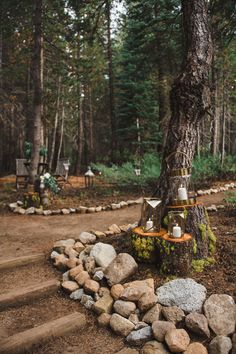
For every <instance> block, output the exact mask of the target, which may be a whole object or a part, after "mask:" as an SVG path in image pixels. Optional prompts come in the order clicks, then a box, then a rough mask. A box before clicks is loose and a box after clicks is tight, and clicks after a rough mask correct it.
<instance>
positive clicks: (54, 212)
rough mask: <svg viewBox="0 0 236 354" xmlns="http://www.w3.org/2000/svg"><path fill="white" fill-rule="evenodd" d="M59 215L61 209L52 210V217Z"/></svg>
mask: <svg viewBox="0 0 236 354" xmlns="http://www.w3.org/2000/svg"><path fill="white" fill-rule="evenodd" d="M59 214H61V209H54V210H52V215H59Z"/></svg>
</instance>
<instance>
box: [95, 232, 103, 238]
mask: <svg viewBox="0 0 236 354" xmlns="http://www.w3.org/2000/svg"><path fill="white" fill-rule="evenodd" d="M93 233H94V235H95V236H97V238H101V237H106V234H105V232H102V231H94V232H93Z"/></svg>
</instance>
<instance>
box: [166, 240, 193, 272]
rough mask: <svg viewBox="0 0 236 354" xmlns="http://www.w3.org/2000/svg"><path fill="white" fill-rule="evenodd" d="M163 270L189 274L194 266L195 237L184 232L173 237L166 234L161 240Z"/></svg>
mask: <svg viewBox="0 0 236 354" xmlns="http://www.w3.org/2000/svg"><path fill="white" fill-rule="evenodd" d="M159 250H160V261H161V271H162V272H163V273H165V274H173V275H180V276H183V275H188V274H189V273H190V272H191V268H192V258H193V237H192V236H191V235H189V234H184V235H183V236H182V237H180V238H172V237H170V236H169V235H168V234H165V235H164V236H163V237H162V239H160V242H159Z"/></svg>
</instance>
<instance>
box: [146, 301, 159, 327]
mask: <svg viewBox="0 0 236 354" xmlns="http://www.w3.org/2000/svg"><path fill="white" fill-rule="evenodd" d="M160 314H161V305H160V304H156V305H154V306H153V307H152V308H150V310H148V312H146V313H145V315H144V316H143V318H142V320H143V321H144V322H146V323H151V324H152V323H153V322H154V321H157V320H159V318H160Z"/></svg>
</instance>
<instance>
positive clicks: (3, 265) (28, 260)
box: [0, 253, 45, 271]
mask: <svg viewBox="0 0 236 354" xmlns="http://www.w3.org/2000/svg"><path fill="white" fill-rule="evenodd" d="M43 260H45V255H44V254H43V253H38V254H30V255H27V256H22V257H16V258H5V259H1V260H0V271H1V270H6V269H11V268H14V267H19V266H23V265H28V264H32V263H35V262H40V261H43Z"/></svg>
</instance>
